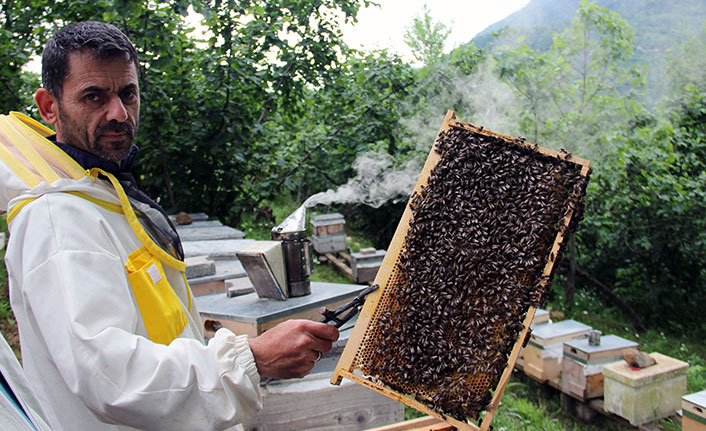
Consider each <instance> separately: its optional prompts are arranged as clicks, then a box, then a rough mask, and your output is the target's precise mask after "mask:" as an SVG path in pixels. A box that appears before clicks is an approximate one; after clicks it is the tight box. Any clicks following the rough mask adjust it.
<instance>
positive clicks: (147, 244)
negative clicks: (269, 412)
mask: <svg viewBox="0 0 706 431" xmlns="http://www.w3.org/2000/svg"><path fill="white" fill-rule="evenodd" d="M51 133H52V131H51V130H49V129H47V128H46V127H44V126H42V125H41V124H39V123H37V122H36V121H34V120H31V119H30V118H28V117H25V116H23V115H22V114H17V113H12V114H10V115H9V116H0V142H1V143H2V145H0V162H1V163H0V185H1V186H0V209H2V210H7V211H8V224H9V231H10V238H9V241H8V246H7V252H6V256H5V261H6V263H7V268H8V274H9V279H10V295H11V303H12V308H13V311H14V313H15V316H16V318H17V323H18V326H19V331H20V342H21V346H22V358H23V363H24V368H25V371H26V374H27V377H28V378H29V380H30V382H31V383H32V384H33V385H34V387H35V390H36V391H37V393H38V396H39V398H40V400H41V401H42V402H43V403H46V404H47V405H50V406H52V407H53V409H52V410H53V411H54V413H55V416H53V417H51V418H50V422H51V426H52V428H53V429H61V428H63V429H66V430H91V431H96V430H130V429H148V430H188V431H195V430H215V429H225V428H228V427H232V426H234V425H236V424H238V423H240V422H242V421H244V420H245V419H247V418H249V417H250V416H252V415H253V414H255V413H256V412H257V411H258V410H259V409H260V408H261V397H260V392H259V381H260V377H259V375H258V373H257V368H256V366H255V362H254V359H253V356H252V352H251V351H250V348H249V345H248V341H247V337H246V336H236V335H235V334H233V333H232V332H230V331H228V330H226V329H221V330H219V331H218V332H217V333H216V336H215V337H214V338H213V339H211V340H210V342H209V343H208V345H204V342H203V333H202V331H201V325H200V319H199V315H198V312H197V310H196V307H195V306H194V304H193V301H192V299H193V298H192V296H191V292H190V291H189V288H188V284H187V283H186V279H185V277H184V273H183V271H184V267H185V265H184V263H183V262H181V261H179V260H177V259H175V258H173V257H172V256H170V255H169V254H167V253H166V252H164V251H163V250H162V249H161V248H159V247H158V246H157V245H156V244H155V243H154V242H153V241H152V240H151V239H150V237H149V236H148V235H147V234H146V232H145V230H144V229H143V228H142V226H141V224H140V222H139V221H138V218H139V217H140V215H139V214H138V215H137V217H135V213H134V211H133V210H132V209H131V207H130V204H129V202H128V200H127V197H126V196H125V195H124V193H123V191H122V187H121V186H120V184H119V183H118V182H117V180H115V178H114V177H112V176H111V175H110V174H108V173H105V172H102V171H99V170H98V169H92V170H91V171H90V172H88V171H85V170H83V168H81V167H80V166H79V165H78V164H77V163H76V162H75V161H74V160H73V159H71V158H70V157H69V156H68V155H66V154H65V153H63V152H62V151H61V150H60V149H59V148H58V147H56V145H54V144H53V143H51V142H50V141H48V140H47V139H45V138H44V137H45V136H48V135H49V134H51ZM99 174H103V175H105V176H107V177H110V178H111V182H113V184H111V182H108V181H105V180H103V179H99V178H98V175H99Z"/></svg>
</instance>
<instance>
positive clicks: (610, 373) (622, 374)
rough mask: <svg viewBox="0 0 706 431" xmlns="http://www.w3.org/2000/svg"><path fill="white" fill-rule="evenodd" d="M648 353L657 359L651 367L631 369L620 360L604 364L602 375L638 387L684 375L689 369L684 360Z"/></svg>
mask: <svg viewBox="0 0 706 431" xmlns="http://www.w3.org/2000/svg"><path fill="white" fill-rule="evenodd" d="M650 355H651V356H652V357H653V358H654V359H655V361H657V363H656V364H655V365H652V366H651V367H647V368H642V369H638V370H633V369H632V367H630V365H628V364H627V362H625V361H620V362H615V363H613V364H608V365H606V366H604V367H603V376H604V377H605V378H606V379H612V380H615V381H617V382H620V383H622V384H624V385H626V386H629V387H633V388H638V387H642V386H646V385H650V384H654V383H658V382H661V381H664V380H669V379H673V378H675V377H679V376H682V375H686V373H687V372H688V371H689V364H688V363H686V362H684V361H680V360H679V359H674V358H670V357H669V356H667V355H663V354H661V353H650Z"/></svg>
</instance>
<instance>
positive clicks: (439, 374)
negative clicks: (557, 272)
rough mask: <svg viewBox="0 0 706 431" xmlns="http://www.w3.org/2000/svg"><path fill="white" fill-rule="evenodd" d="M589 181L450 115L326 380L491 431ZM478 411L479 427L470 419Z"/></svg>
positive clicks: (520, 143) (579, 163)
mask: <svg viewBox="0 0 706 431" xmlns="http://www.w3.org/2000/svg"><path fill="white" fill-rule="evenodd" d="M588 173H589V162H588V161H586V160H582V159H579V158H576V157H572V156H571V155H570V154H568V153H566V152H564V151H561V152H557V151H552V150H548V149H545V148H541V147H538V146H536V145H531V144H528V143H526V142H524V140H522V139H513V138H510V137H507V136H503V135H499V134H496V133H493V132H489V131H486V130H483V129H482V128H476V127H474V126H471V125H469V124H464V123H460V122H457V121H456V120H455V118H454V115H453V112H451V111H450V112H449V114H447V117H446V119H445V120H444V125H443V126H442V130H441V132H440V133H439V136H438V137H437V140H436V142H435V145H434V147H433V149H432V151H431V152H430V154H429V157H428V159H427V162H426V165H425V166H424V169H423V171H422V174H421V175H420V179H419V182H418V183H417V187H416V188H415V191H414V193H413V194H412V197H411V198H410V201H409V203H408V205H407V209H406V210H405V213H404V215H403V217H402V220H401V221H400V224H399V226H398V228H397V231H396V233H395V236H394V238H393V240H392V243H391V244H390V247H389V249H388V253H387V256H386V258H385V261H384V262H383V265H382V267H381V269H380V272H379V273H378V276H377V277H376V279H375V283H377V284H379V285H380V286H381V287H382V289H380V290H379V291H378V292H375V293H374V294H373V295H371V297H370V298H369V299H368V301H367V302H366V305H365V307H364V309H363V311H362V312H361V316H360V317H359V319H358V323H357V325H356V328H355V332H354V334H353V335H352V337H351V339H350V341H349V343H348V345H347V346H346V351H345V352H344V355H343V356H342V358H341V361H340V362H339V364H338V367H337V369H336V372H335V373H334V377H333V379H332V382H334V383H337V382H340V380H341V378H342V377H347V378H350V379H351V380H354V381H356V382H358V383H361V384H364V385H366V386H368V387H369V388H371V389H374V390H376V391H378V392H381V393H383V394H385V395H387V396H390V397H392V398H395V399H398V400H400V401H402V402H404V403H405V404H408V405H410V406H412V407H414V408H417V409H419V410H422V411H425V412H427V413H429V414H432V415H435V416H437V417H439V418H442V419H444V420H447V421H448V422H449V423H450V424H452V425H454V426H456V427H458V428H459V429H483V430H487V429H488V428H489V427H490V421H491V420H492V417H493V415H494V413H495V410H496V408H497V406H498V403H499V401H500V397H501V396H502V392H503V390H504V387H505V384H506V383H507V380H508V379H509V377H510V373H511V371H512V367H513V365H514V362H515V360H516V359H517V356H518V354H519V351H520V348H521V347H522V342H523V340H524V339H525V337H526V335H527V330H528V327H529V324H530V323H531V321H532V317H533V316H534V311H535V310H536V307H538V306H539V305H540V304H541V303H542V302H543V300H544V298H545V296H546V293H547V291H548V290H549V283H550V280H551V276H552V271H553V269H554V264H555V262H556V261H557V259H558V255H559V253H560V251H561V246H562V244H563V241H564V239H565V238H566V237H567V235H568V234H569V232H570V230H571V229H573V228H575V226H576V223H577V222H578V220H579V219H580V218H581V213H582V210H583V196H584V194H585V189H586V183H587V181H588ZM361 373H362V375H364V376H365V377H362V376H361ZM483 412H485V415H484V418H483V419H482V423H481V424H480V428H478V427H477V426H476V425H474V424H472V423H469V422H468V420H478V419H479V418H480V415H481V413H483Z"/></svg>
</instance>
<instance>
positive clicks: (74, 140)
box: [59, 109, 138, 165]
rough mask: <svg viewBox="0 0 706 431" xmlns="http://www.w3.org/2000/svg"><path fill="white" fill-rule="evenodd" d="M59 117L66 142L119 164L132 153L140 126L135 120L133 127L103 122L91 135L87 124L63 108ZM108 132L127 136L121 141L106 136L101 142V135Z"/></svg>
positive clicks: (126, 124) (128, 124)
mask: <svg viewBox="0 0 706 431" xmlns="http://www.w3.org/2000/svg"><path fill="white" fill-rule="evenodd" d="M59 119H60V120H61V126H62V127H61V134H62V140H63V141H64V143H65V144H67V145H71V146H72V147H76V148H80V149H82V150H85V151H88V152H89V153H91V154H94V155H96V156H98V157H100V158H101V159H103V160H108V161H110V162H113V163H116V164H118V165H120V162H121V161H122V160H124V159H125V158H126V157H127V156H128V154H130V150H131V149H132V143H133V141H134V140H135V133H136V132H137V126H138V124H137V121H136V122H135V127H133V126H132V125H131V124H130V123H127V122H125V123H118V122H117V121H115V120H113V121H110V122H109V123H105V124H101V125H100V126H98V128H96V130H95V131H94V132H93V134H92V135H89V133H88V131H87V130H86V126H85V125H82V124H80V123H78V122H77V121H74V119H73V118H72V117H71V116H69V115H67V114H66V113H65V112H63V111H62V110H61V109H59ZM106 132H118V133H125V137H124V138H123V139H122V140H120V141H106V138H103V140H104V144H101V142H100V138H101V135H102V134H103V133H106Z"/></svg>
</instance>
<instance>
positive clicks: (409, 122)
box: [304, 60, 519, 208]
mask: <svg viewBox="0 0 706 431" xmlns="http://www.w3.org/2000/svg"><path fill="white" fill-rule="evenodd" d="M427 79H428V80H430V82H431V81H433V82H438V83H441V84H440V85H425V83H422V84H421V85H420V86H419V91H420V92H426V93H425V94H424V95H423V96H424V97H423V98H422V100H424V103H423V104H422V105H416V106H407V107H404V109H403V111H406V112H413V113H414V115H411V116H409V117H406V118H402V119H400V123H401V125H402V127H403V129H404V130H405V133H406V134H405V136H404V138H403V145H402V147H404V148H410V149H414V150H415V151H411V152H409V153H408V155H407V159H405V160H404V161H400V160H396V159H395V158H394V157H393V156H391V155H390V154H387V153H384V152H367V153H364V154H363V155H361V156H360V157H358V159H357V160H356V161H355V162H354V163H353V168H354V169H355V171H356V175H355V176H354V177H353V178H351V179H350V180H348V182H347V183H345V184H343V185H341V186H340V187H338V188H337V189H335V190H333V189H329V190H327V191H325V192H322V193H318V194H315V195H313V196H311V197H309V198H308V199H307V200H306V201H305V202H304V206H305V207H307V208H310V207H313V206H315V205H319V204H323V205H331V204H332V203H340V204H358V203H360V204H366V205H369V206H371V207H374V208H379V207H380V206H381V205H383V204H384V203H386V202H388V201H392V202H395V203H396V202H399V201H400V200H402V199H407V198H409V196H410V194H411V193H412V191H413V190H414V186H415V185H416V184H417V179H418V177H419V174H420V172H421V170H422V167H423V166H424V162H425V160H426V157H427V154H428V153H429V151H430V149H431V147H432V145H433V144H434V140H435V139H436V135H437V133H438V132H439V128H440V126H441V122H442V120H443V119H444V116H445V115H446V111H447V110H449V109H453V110H454V111H456V118H458V119H459V120H460V121H464V122H468V123H472V124H475V125H477V126H481V125H482V126H484V127H485V128H486V129H490V130H493V131H495V132H499V133H503V134H512V133H514V132H515V130H517V128H518V127H517V124H518V118H519V111H518V109H517V107H516V105H515V104H514V102H515V101H516V96H515V95H514V94H513V91H512V89H511V88H510V87H509V86H507V85H506V84H505V83H503V82H501V81H500V80H499V79H498V78H497V76H496V73H495V71H494V63H493V62H492V60H488V61H485V62H484V63H483V64H480V65H479V66H478V67H477V68H476V70H475V72H474V73H473V74H471V75H463V74H462V73H460V72H459V71H458V70H457V69H456V68H455V67H454V66H446V67H443V68H440V69H439V70H438V71H435V72H434V74H433V76H430V77H428V78H427ZM430 89H431V90H430ZM409 99H414V98H409Z"/></svg>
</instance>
